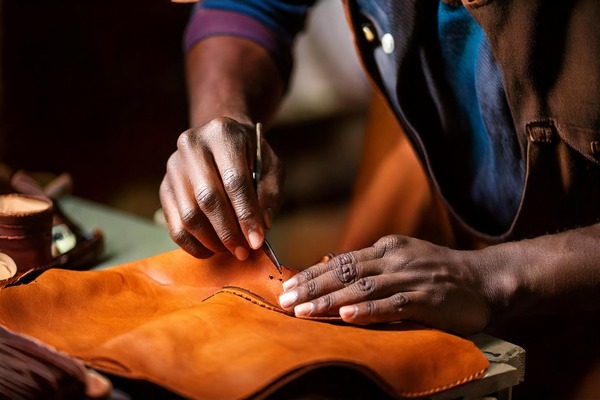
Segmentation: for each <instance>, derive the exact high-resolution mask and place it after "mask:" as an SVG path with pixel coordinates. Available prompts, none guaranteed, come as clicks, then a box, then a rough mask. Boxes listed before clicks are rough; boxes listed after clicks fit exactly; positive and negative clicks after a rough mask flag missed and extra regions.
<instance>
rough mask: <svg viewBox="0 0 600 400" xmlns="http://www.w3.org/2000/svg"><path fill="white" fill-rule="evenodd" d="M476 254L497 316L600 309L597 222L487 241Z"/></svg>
mask: <svg viewBox="0 0 600 400" xmlns="http://www.w3.org/2000/svg"><path fill="white" fill-rule="evenodd" d="M480 255H481V256H482V257H480V258H479V260H480V263H481V265H478V266H477V268H481V270H482V272H483V275H484V276H485V278H484V279H485V280H486V285H485V286H486V287H487V288H488V289H487V291H488V294H489V296H490V299H491V304H492V305H493V308H495V311H496V313H498V314H499V315H501V316H502V315H528V314H541V313H543V314H548V313H560V312H564V311H567V310H568V311H570V312H576V311H590V310H599V309H600V224H596V225H592V226H588V227H583V228H578V229H573V230H569V231H565V232H562V233H558V234H552V235H545V236H540V237H538V238H535V239H528V240H522V241H518V242H509V243H504V244H500V245H496V246H490V247H488V248H486V249H484V250H481V254H480ZM481 260H483V261H481Z"/></svg>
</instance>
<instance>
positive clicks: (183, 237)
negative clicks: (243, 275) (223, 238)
mask: <svg viewBox="0 0 600 400" xmlns="http://www.w3.org/2000/svg"><path fill="white" fill-rule="evenodd" d="M159 193H160V201H161V204H162V207H163V213H164V216H165V221H166V222H167V227H168V229H169V235H170V236H171V239H173V241H174V242H175V243H176V244H177V245H178V246H179V247H181V248H182V249H183V250H185V251H186V252H187V253H189V254H191V255H192V256H194V257H196V258H207V257H210V256H211V255H212V254H214V253H215V252H222V251H224V250H225V247H224V246H223V245H222V244H220V240H219V239H218V236H217V235H216V233H214V231H213V232H210V230H211V228H210V224H209V223H208V220H206V223H205V224H204V225H202V224H201V223H198V224H196V225H197V227H198V228H196V229H193V228H192V231H193V232H197V235H198V236H199V238H196V236H194V235H193V234H191V233H190V231H188V228H186V226H185V224H184V222H183V221H182V218H181V217H180V210H194V211H182V212H183V214H184V215H194V214H196V215H198V216H197V217H196V216H192V217H190V218H189V219H191V220H194V219H196V220H199V219H200V218H201V217H200V212H199V210H198V209H197V207H196V205H195V202H190V203H189V205H187V206H179V205H178V203H177V200H176V199H175V195H174V190H173V189H172V185H171V184H170V183H169V180H168V178H167V177H165V178H164V179H163V182H162V183H161V187H160V191H159ZM180 207H183V208H180ZM189 219H188V224H189ZM206 225H209V231H206V230H205V229H204V228H200V226H206ZM199 231H202V233H199ZM206 237H212V239H206ZM203 241H204V242H205V243H210V247H211V248H212V249H213V250H211V249H209V248H207V247H206V246H205V245H204V244H203Z"/></svg>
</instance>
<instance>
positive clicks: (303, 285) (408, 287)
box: [279, 235, 493, 335]
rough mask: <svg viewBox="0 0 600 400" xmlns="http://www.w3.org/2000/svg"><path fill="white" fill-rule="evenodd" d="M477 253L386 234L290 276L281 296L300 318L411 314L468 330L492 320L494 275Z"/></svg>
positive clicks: (374, 318)
mask: <svg viewBox="0 0 600 400" xmlns="http://www.w3.org/2000/svg"><path fill="white" fill-rule="evenodd" d="M469 257H471V258H469ZM473 257H475V258H473ZM477 257H478V254H477V252H476V251H458V250H452V249H449V248H446V247H440V246H437V245H434V244H432V243H429V242H426V241H422V240H419V239H414V238H408V237H405V236H397V235H395V236H386V237H384V238H382V239H380V240H378V241H377V242H376V243H375V244H374V245H373V246H372V247H369V248H366V249H362V250H358V251H353V252H349V253H344V254H340V255H337V256H335V257H334V258H332V259H330V260H329V261H327V262H325V263H319V264H317V265H314V266H312V267H310V268H308V269H306V270H304V271H302V272H299V273H298V274H297V275H295V276H294V277H292V278H291V279H289V280H288V281H286V282H284V290H285V291H284V293H283V294H282V295H281V296H280V298H279V302H280V304H281V306H282V307H283V308H285V309H292V308H293V309H294V312H295V314H296V316H299V317H303V316H310V317H317V316H337V315H339V316H340V317H341V318H342V320H344V321H346V322H348V323H352V324H359V325H364V324H371V323H378V322H393V321H401V320H412V321H414V322H418V323H421V324H424V325H428V326H430V327H433V328H438V329H442V330H446V331H451V332H455V333H457V334H461V335H468V334H472V333H476V332H480V331H482V330H483V329H484V328H485V327H486V326H487V325H488V324H489V323H490V322H491V309H492V307H491V304H490V303H491V302H490V300H489V298H488V296H489V293H490V290H488V289H487V288H486V282H489V281H490V280H489V279H488V278H489V277H486V276H481V275H482V273H481V271H479V270H478V268H474V266H477V265H479V264H480V262H481V261H483V260H478V259H477ZM467 261H468V262H467ZM491 281H493V280H491Z"/></svg>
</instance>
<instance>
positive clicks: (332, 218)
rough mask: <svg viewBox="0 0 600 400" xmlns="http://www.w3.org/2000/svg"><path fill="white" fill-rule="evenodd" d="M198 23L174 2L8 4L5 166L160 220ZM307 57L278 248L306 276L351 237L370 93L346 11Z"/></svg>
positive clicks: (0, 91)
mask: <svg viewBox="0 0 600 400" xmlns="http://www.w3.org/2000/svg"><path fill="white" fill-rule="evenodd" d="M191 10H192V5H191V4H177V3H172V2H170V1H169V0H102V1H89V0H63V1H59V0H57V1H50V0H0V20H1V21H0V68H1V69H0V79H1V80H0V108H1V114H0V162H3V163H5V164H8V165H9V166H10V167H11V168H12V169H14V170H16V169H24V170H26V171H29V172H33V173H38V175H40V174H39V173H40V172H41V173H42V174H41V175H42V176H48V175H49V176H53V175H58V174H61V173H64V172H68V173H70V174H71V175H72V177H73V194H74V195H77V196H79V197H83V198H86V199H89V200H93V201H96V202H100V203H104V204H107V205H109V206H113V207H116V208H119V209H122V210H124V211H128V212H131V213H134V214H136V215H138V216H141V217H146V218H152V217H153V216H154V213H155V211H156V210H158V209H159V208H160V201H159V196H158V190H159V185H160V182H161V180H162V177H163V175H164V172H165V165H166V162H167V159H168V157H169V156H170V155H171V154H172V152H173V151H174V150H175V146H176V140H177V137H178V135H179V134H180V133H181V132H183V131H184V130H185V129H187V107H188V105H187V95H186V91H185V77H184V65H183V50H182V41H183V34H184V30H185V25H186V23H187V20H188V17H189V15H190V12H191ZM294 50H295V52H296V56H297V57H296V63H295V66H294V71H293V81H292V84H291V86H290V87H291V89H290V92H289V93H288V98H287V99H286V102H285V103H284V104H283V106H282V108H281V110H280V113H279V116H278V120H277V121H276V123H275V125H274V127H273V129H272V130H271V131H270V132H267V134H268V135H269V140H270V142H271V144H272V146H273V147H274V148H275V150H276V151H277V152H278V154H279V156H280V157H281V158H282V159H283V161H284V163H285V165H286V167H287V176H288V179H287V182H286V187H285V195H286V203H285V206H284V209H283V210H282V212H281V213H280V215H279V217H278V218H277V219H276V220H275V226H274V227H273V231H272V233H271V235H270V236H271V242H272V244H273V245H274V247H276V249H277V250H278V251H279V252H280V253H283V259H285V260H288V261H289V262H290V263H296V264H300V263H307V262H312V261H315V260H316V259H317V257H319V258H320V256H321V255H322V254H325V253H327V252H329V251H331V249H332V247H333V243H335V238H336V237H337V235H338V233H339V231H340V229H341V226H342V223H343V218H344V212H345V206H346V202H347V200H348V199H349V196H350V192H351V190H352V184H353V179H354V175H355V170H356V164H357V162H356V161H357V158H358V157H357V154H358V151H359V150H358V149H359V147H360V140H361V134H362V126H363V125H362V124H363V120H364V115H365V111H366V108H367V104H368V102H369V100H368V99H369V95H370V89H369V88H368V84H367V83H366V79H365V78H364V75H363V73H362V70H361V69H360V66H359V64H358V60H357V59H356V58H355V57H356V55H355V54H354V44H353V43H352V41H351V39H350V34H349V31H348V27H347V25H346V21H345V17H344V14H343V10H342V8H341V2H333V1H322V2H319V3H318V4H317V7H315V9H314V12H312V14H311V16H310V17H309V20H308V21H307V28H306V30H305V32H304V33H303V34H301V35H300V37H299V39H298V43H297V45H296V47H295V49H294ZM46 173H49V174H46Z"/></svg>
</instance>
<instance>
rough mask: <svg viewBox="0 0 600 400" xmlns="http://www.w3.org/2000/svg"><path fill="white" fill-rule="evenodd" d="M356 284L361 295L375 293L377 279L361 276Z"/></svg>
mask: <svg viewBox="0 0 600 400" xmlns="http://www.w3.org/2000/svg"><path fill="white" fill-rule="evenodd" d="M354 286H355V288H356V290H357V291H358V292H360V293H361V295H364V294H367V295H368V294H370V293H373V292H374V291H375V288H376V285H375V281H374V280H373V279H371V278H361V279H359V280H357V281H356V284H355V285H354Z"/></svg>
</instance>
